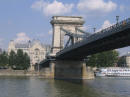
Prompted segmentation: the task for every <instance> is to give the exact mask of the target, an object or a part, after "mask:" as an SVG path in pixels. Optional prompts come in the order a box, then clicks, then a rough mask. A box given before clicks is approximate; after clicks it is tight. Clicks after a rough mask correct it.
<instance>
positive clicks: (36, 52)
mask: <svg viewBox="0 0 130 97" xmlns="http://www.w3.org/2000/svg"><path fill="white" fill-rule="evenodd" d="M18 49H22V50H23V52H26V53H27V54H28V55H29V56H30V65H31V66H30V70H34V67H35V65H36V63H39V62H41V61H42V60H43V59H45V57H46V54H47V53H49V51H50V46H49V45H43V44H42V43H40V41H38V40H33V41H28V42H26V43H15V41H13V40H11V41H10V43H9V46H8V53H10V52H11V50H13V51H14V52H17V50H18Z"/></svg>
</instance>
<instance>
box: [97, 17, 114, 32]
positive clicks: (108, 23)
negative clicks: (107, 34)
mask: <svg viewBox="0 0 130 97" xmlns="http://www.w3.org/2000/svg"><path fill="white" fill-rule="evenodd" d="M111 25H112V24H111V23H110V21H109V20H105V21H104V23H103V24H102V26H101V28H100V29H98V30H97V31H96V32H99V31H101V30H102V29H105V28H108V27H110V26H111Z"/></svg>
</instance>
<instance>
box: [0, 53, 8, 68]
mask: <svg viewBox="0 0 130 97" xmlns="http://www.w3.org/2000/svg"><path fill="white" fill-rule="evenodd" d="M7 66H8V54H7V53H6V52H5V51H4V52H2V54H0V67H7Z"/></svg>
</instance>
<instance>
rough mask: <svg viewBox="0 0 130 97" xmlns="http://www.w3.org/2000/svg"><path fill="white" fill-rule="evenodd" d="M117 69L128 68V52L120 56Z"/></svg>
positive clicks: (129, 63)
mask: <svg viewBox="0 0 130 97" xmlns="http://www.w3.org/2000/svg"><path fill="white" fill-rule="evenodd" d="M118 66H119V67H130V53H129V52H128V53H127V54H126V55H124V56H121V57H120V58H119V61H118Z"/></svg>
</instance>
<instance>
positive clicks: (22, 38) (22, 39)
mask: <svg viewBox="0 0 130 97" xmlns="http://www.w3.org/2000/svg"><path fill="white" fill-rule="evenodd" d="M29 40H30V38H29V37H28V36H27V35H26V33H25V32H20V33H18V34H17V38H16V39H15V40H14V41H15V42H16V43H19V42H20V43H21V42H27V41H29Z"/></svg>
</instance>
